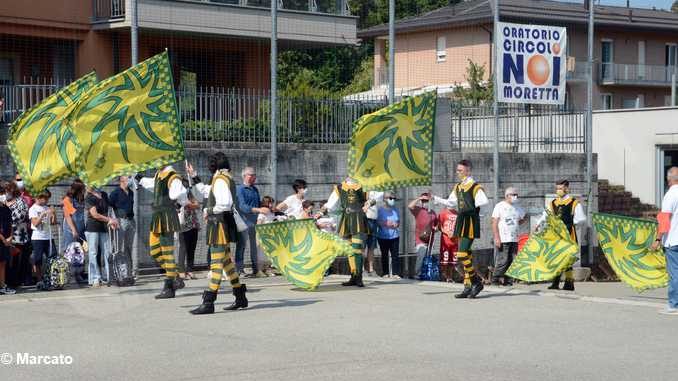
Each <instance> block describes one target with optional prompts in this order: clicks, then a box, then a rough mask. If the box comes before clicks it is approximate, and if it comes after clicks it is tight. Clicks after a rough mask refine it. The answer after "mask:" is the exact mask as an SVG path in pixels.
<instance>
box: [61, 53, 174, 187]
mask: <svg viewBox="0 0 678 381" xmlns="http://www.w3.org/2000/svg"><path fill="white" fill-rule="evenodd" d="M68 123H69V125H70V126H71V128H72V130H73V131H74V133H75V135H76V137H77V141H78V143H79V146H78V148H79V154H80V155H79V160H78V175H79V176H80V178H81V179H82V180H83V181H84V182H85V183H86V184H88V185H92V186H100V185H104V184H106V183H108V182H109V181H110V180H111V179H113V178H115V177H117V176H121V175H125V174H129V173H134V172H139V171H143V170H146V169H148V168H158V167H161V166H163V165H166V164H169V163H173V162H176V161H180V160H183V159H184V143H183V137H182V134H181V129H180V126H179V117H178V113H177V105H176V97H175V94H174V84H173V81H172V71H171V67H170V64H169V58H168V55H167V52H164V53H161V54H158V55H156V56H154V57H151V58H149V59H147V60H145V61H143V62H141V63H139V64H138V65H135V66H133V67H131V68H130V69H127V70H125V71H124V72H122V73H120V74H117V75H114V76H113V77H110V78H108V79H106V80H104V81H102V82H100V83H99V84H97V85H96V86H95V87H94V88H92V89H91V90H90V91H88V92H87V94H85V95H83V97H82V99H81V100H80V101H79V102H78V105H77V106H76V107H75V108H74V109H73V111H72V112H71V113H70V114H69V116H68Z"/></svg>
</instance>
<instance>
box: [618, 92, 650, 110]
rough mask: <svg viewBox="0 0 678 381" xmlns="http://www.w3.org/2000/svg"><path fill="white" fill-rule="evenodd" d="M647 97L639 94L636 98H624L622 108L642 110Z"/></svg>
mask: <svg viewBox="0 0 678 381" xmlns="http://www.w3.org/2000/svg"><path fill="white" fill-rule="evenodd" d="M644 104H645V95H643V94H639V95H638V96H637V97H635V98H624V99H623V100H622V108H641V107H644V106H645V105H644Z"/></svg>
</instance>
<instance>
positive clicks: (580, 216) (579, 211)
mask: <svg viewBox="0 0 678 381" xmlns="http://www.w3.org/2000/svg"><path fill="white" fill-rule="evenodd" d="M572 222H573V223H574V224H575V225H579V224H582V223H584V222H586V214H585V213H584V207H583V206H581V204H580V203H577V206H575V207H574V216H573V218H572Z"/></svg>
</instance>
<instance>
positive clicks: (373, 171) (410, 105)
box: [348, 91, 436, 190]
mask: <svg viewBox="0 0 678 381" xmlns="http://www.w3.org/2000/svg"><path fill="white" fill-rule="evenodd" d="M435 110H436V92H435V91H433V92H428V93H425V94H422V95H419V96H415V97H410V98H406V99H404V100H402V101H400V102H398V103H395V104H392V105H390V106H388V107H385V108H383V109H381V110H378V111H375V112H373V113H371V114H367V115H364V116H362V117H361V118H360V119H358V120H357V121H356V122H355V125H354V127H353V136H352V137H351V143H350V148H349V154H348V174H349V176H351V177H352V178H354V179H356V180H357V181H358V182H359V183H360V184H361V185H362V186H363V188H365V190H388V189H393V188H397V187H403V186H417V185H430V184H431V177H432V160H433V128H434V124H435Z"/></svg>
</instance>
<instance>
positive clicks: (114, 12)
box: [92, 0, 125, 21]
mask: <svg viewBox="0 0 678 381" xmlns="http://www.w3.org/2000/svg"><path fill="white" fill-rule="evenodd" d="M92 10H93V12H94V20H96V21H100V20H116V19H124V18H125V0H92Z"/></svg>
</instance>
